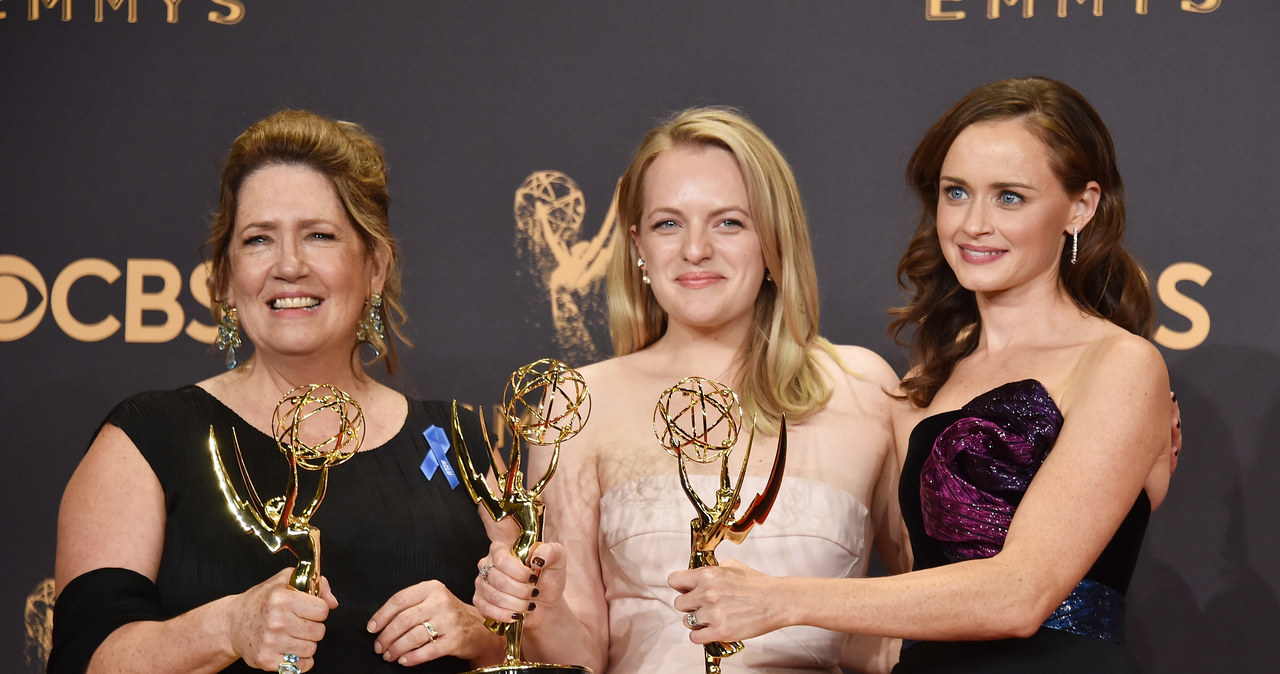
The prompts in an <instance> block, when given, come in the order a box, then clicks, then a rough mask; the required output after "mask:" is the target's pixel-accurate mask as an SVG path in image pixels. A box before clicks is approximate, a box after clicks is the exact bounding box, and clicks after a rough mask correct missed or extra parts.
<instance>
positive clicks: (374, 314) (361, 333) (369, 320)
mask: <svg viewBox="0 0 1280 674" xmlns="http://www.w3.org/2000/svg"><path fill="white" fill-rule="evenodd" d="M365 306H367V307H368V308H369V310H368V311H366V312H365V313H364V316H363V317H361V319H360V320H359V321H358V322H357V323H356V341H357V342H368V343H369V346H372V347H373V357H374V358H377V357H378V356H381V355H382V348H381V347H382V346H383V345H384V344H386V339H387V333H386V331H385V327H384V326H383V324H382V293H374V294H372V295H370V296H369V299H368V300H366V302H365Z"/></svg>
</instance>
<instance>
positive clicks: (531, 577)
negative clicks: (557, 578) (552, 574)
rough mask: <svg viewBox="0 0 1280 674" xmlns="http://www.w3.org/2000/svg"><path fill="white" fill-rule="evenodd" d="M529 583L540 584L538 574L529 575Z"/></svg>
mask: <svg viewBox="0 0 1280 674" xmlns="http://www.w3.org/2000/svg"><path fill="white" fill-rule="evenodd" d="M529 582H530V583H536V582H538V574H536V573H531V574H529Z"/></svg>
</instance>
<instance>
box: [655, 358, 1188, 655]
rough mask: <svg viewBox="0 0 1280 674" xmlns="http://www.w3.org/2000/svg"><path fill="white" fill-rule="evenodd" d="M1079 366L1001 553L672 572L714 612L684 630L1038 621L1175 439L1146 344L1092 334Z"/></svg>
mask: <svg viewBox="0 0 1280 674" xmlns="http://www.w3.org/2000/svg"><path fill="white" fill-rule="evenodd" d="M1076 370H1077V371H1076V372H1075V373H1073V375H1072V376H1071V378H1070V381H1068V382H1066V383H1065V384H1064V385H1063V388H1062V390H1060V391H1054V392H1051V393H1054V394H1055V395H1057V396H1058V400H1059V407H1060V409H1061V410H1062V412H1063V416H1064V418H1065V422H1064V424H1063V427H1062V429H1061V432H1060V434H1059V436H1058V439H1057V442H1056V444H1055V445H1054V448H1053V451H1052V452H1050V454H1049V456H1048V458H1047V459H1046V460H1045V462H1044V464H1043V466H1042V467H1041V468H1040V470H1039V471H1038V473H1037V474H1036V477H1035V479H1034V480H1033V481H1032V483H1031V486H1030V488H1029V489H1028V490H1027V493H1026V495H1025V497H1024V498H1023V500H1022V502H1021V503H1020V505H1019V506H1018V509H1017V512H1016V513H1015V514H1014V516H1013V520H1012V522H1011V524H1010V526H1009V532H1008V536H1007V537H1006V539H1005V543H1004V547H1003V549H1002V550H1001V552H999V553H998V554H996V555H995V556H993V557H991V558H987V559H975V560H969V561H962V562H957V563H954V564H949V565H945V566H941V567H936V568H931V569H926V570H922V571H916V572H912V573H907V574H902V575H898V576H891V577H887V578H866V579H814V578H782V579H771V580H769V581H768V582H765V579H763V578H759V579H757V578H755V577H754V576H755V575H756V574H755V572H751V571H749V570H741V569H712V570H705V569H703V570H698V571H699V572H705V573H699V574H696V575H695V574H694V572H678V574H673V578H675V577H676V576H679V578H678V579H677V580H678V582H677V583H673V585H679V586H680V587H678V589H681V590H682V591H684V592H686V594H685V595H684V596H683V597H681V598H680V599H679V600H677V603H676V606H677V608H678V609H680V610H693V609H698V610H699V614H698V615H699V617H700V618H702V616H704V615H706V616H707V618H704V620H707V621H708V622H710V623H711V625H712V627H709V628H706V629H701V630H698V631H696V632H694V633H693V634H692V635H691V638H692V640H693V641H694V642H695V643H706V642H708V641H713V640H728V639H742V638H749V637H751V636H755V635H756V634H760V633H762V632H763V631H771V630H773V629H777V628H778V627H784V626H786V625H793V624H804V625H814V626H817V627H823V628H827V629H832V630H836V631H842V632H858V633H869V634H883V635H888V636H898V637H905V638H915V639H928V640H984V639H998V638H1005V637H1017V636H1023V637H1025V636H1028V635H1030V634H1032V633H1034V632H1035V631H1036V629H1038V627H1039V626H1040V624H1041V623H1042V622H1043V621H1044V620H1045V618H1046V617H1048V616H1049V615H1050V614H1051V613H1052V612H1053V611H1054V610H1055V609H1056V608H1057V606H1058V605H1059V604H1060V603H1061V602H1062V600H1063V598H1064V597H1066V596H1067V594H1068V593H1069V592H1070V591H1071V589H1072V588H1073V587H1075V585H1076V584H1077V583H1078V582H1079V581H1080V579H1081V578H1083V577H1084V574H1085V573H1086V572H1087V571H1088V569H1089V568H1090V567H1091V566H1092V565H1093V563H1094V562H1095V561H1096V560H1097V558H1098V555H1099V554H1100V553H1101V551H1102V549H1103V548H1104V547H1105V546H1106V544H1107V543H1108V541H1110V539H1111V537H1112V536H1113V535H1114V533H1115V531H1116V529H1117V528H1118V527H1119V524H1120V522H1121V521H1122V520H1123V519H1124V517H1125V515H1126V514H1127V513H1128V511H1129V510H1130V509H1131V508H1132V507H1133V505H1134V503H1135V501H1136V499H1137V497H1138V493H1139V492H1140V491H1141V490H1142V489H1143V486H1144V484H1145V483H1146V482H1147V480H1148V478H1149V476H1150V474H1151V473H1152V471H1153V469H1155V468H1156V463H1157V461H1158V459H1159V458H1161V457H1163V456H1164V452H1165V451H1166V449H1167V447H1168V444H1169V431H1168V428H1169V427H1168V424H1169V402H1168V395H1169V394H1168V387H1169V382H1168V375H1167V373H1166V371H1165V367H1164V363H1163V361H1162V360H1161V358H1160V355H1159V353H1158V352H1157V351H1156V350H1155V348H1154V347H1153V346H1151V345H1150V343H1148V342H1146V341H1145V340H1142V339H1141V338H1137V337H1133V336H1130V335H1125V336H1122V337H1113V338H1108V339H1102V340H1099V341H1098V343H1096V344H1095V345H1094V346H1092V347H1091V348H1089V349H1088V352H1087V353H1086V354H1085V356H1084V357H1083V358H1082V359H1081V361H1080V365H1079V366H1077V368H1076ZM718 576H725V577H723V578H719V577H718ZM762 602H763V605H766V606H767V608H768V610H766V611H764V614H765V615H768V616H769V617H770V618H769V620H768V621H766V624H761V623H760V621H759V619H758V613H759V611H758V610H757V611H756V613H757V616H745V617H738V616H737V615H736V614H737V613H738V612H737V611H736V609H735V606H749V605H753V604H754V605H755V606H757V608H758V607H759V606H760V605H762ZM704 607H706V608H708V609H710V610H709V611H706V612H705V613H704V612H703V610H702V609H703V608H704ZM975 607H981V610H975ZM708 619H709V620H708ZM717 619H719V620H717Z"/></svg>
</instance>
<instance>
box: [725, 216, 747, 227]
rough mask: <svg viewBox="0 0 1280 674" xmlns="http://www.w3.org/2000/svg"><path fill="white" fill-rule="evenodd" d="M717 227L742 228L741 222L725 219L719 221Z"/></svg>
mask: <svg viewBox="0 0 1280 674" xmlns="http://www.w3.org/2000/svg"><path fill="white" fill-rule="evenodd" d="M719 226H720V227H744V225H743V224H742V221H741V220H734V219H733V218H726V219H724V220H721V221H720V224H719Z"/></svg>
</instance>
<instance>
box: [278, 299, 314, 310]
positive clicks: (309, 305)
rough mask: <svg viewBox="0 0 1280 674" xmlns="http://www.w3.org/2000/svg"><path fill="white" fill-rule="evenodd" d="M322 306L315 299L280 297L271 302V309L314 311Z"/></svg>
mask: <svg viewBox="0 0 1280 674" xmlns="http://www.w3.org/2000/svg"><path fill="white" fill-rule="evenodd" d="M318 306H320V300H319V299H318V298H315V297H279V298H276V299H274V300H272V301H271V308H272V309H276V310H280V309H314V308H316V307H318Z"/></svg>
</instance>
